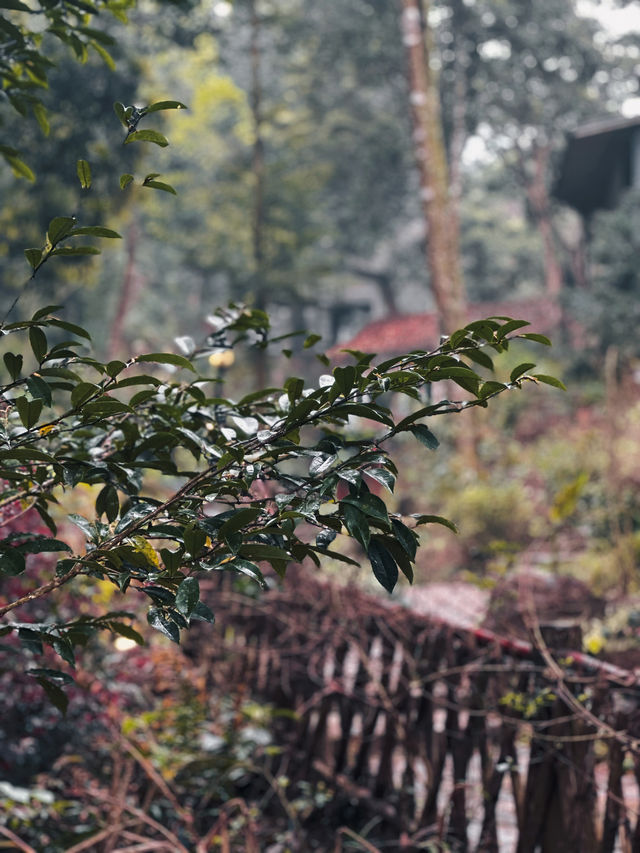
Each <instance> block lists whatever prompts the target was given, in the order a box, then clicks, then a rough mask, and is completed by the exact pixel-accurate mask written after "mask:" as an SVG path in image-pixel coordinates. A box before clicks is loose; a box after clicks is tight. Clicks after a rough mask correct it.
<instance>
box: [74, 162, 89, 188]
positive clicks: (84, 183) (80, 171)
mask: <svg viewBox="0 0 640 853" xmlns="http://www.w3.org/2000/svg"><path fill="white" fill-rule="evenodd" d="M76 174H77V175H78V180H79V181H80V186H81V187H82V189H83V190H88V189H89V187H90V186H91V166H90V165H89V163H88V162H87V161H86V160H78V162H77V163H76Z"/></svg>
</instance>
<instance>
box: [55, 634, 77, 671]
mask: <svg viewBox="0 0 640 853" xmlns="http://www.w3.org/2000/svg"><path fill="white" fill-rule="evenodd" d="M52 645H53V650H54V652H55V653H56V654H58V655H60V657H61V658H62V660H63V661H65V662H66V663H68V664H70V665H71V666H75V665H76V658H75V655H74V653H73V645H72V644H71V641H70V640H69V639H68V638H67V637H61V638H60V639H59V640H54V641H53V643H52Z"/></svg>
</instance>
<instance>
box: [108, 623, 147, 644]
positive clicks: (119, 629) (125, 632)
mask: <svg viewBox="0 0 640 853" xmlns="http://www.w3.org/2000/svg"><path fill="white" fill-rule="evenodd" d="M109 628H110V629H111V630H112V631H113V633H114V634H119V635H120V636H121V637H126V638H127V640H133V641H134V642H135V643H137V644H138V645H139V646H144V637H142V635H141V634H139V633H138V632H137V631H136V630H135V629H134V628H132V627H131V625H125V624H124V623H123V622H109Z"/></svg>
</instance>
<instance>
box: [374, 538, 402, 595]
mask: <svg viewBox="0 0 640 853" xmlns="http://www.w3.org/2000/svg"><path fill="white" fill-rule="evenodd" d="M367 556H368V557H369V561H370V563H371V568H372V569H373V574H374V576H375V578H376V580H377V581H378V583H379V584H381V585H382V586H383V587H384V588H385V589H386V590H387V592H389V593H391V592H393V588H394V587H395V585H396V584H397V582H398V566H397V565H396V561H395V560H394V559H393V557H392V556H391V554H390V552H389V551H388V550H387V549H386V548H385V546H384V545H383V544H382V543H381V542H379V541H378V540H377V539H372V540H371V543H370V545H369V548H368V550H367Z"/></svg>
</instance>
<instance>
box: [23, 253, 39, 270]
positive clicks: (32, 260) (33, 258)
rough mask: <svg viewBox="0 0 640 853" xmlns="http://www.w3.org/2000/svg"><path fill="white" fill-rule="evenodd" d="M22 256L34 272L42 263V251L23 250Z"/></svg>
mask: <svg viewBox="0 0 640 853" xmlns="http://www.w3.org/2000/svg"><path fill="white" fill-rule="evenodd" d="M24 256H25V258H26V259H27V261H28V262H29V266H31V267H32V268H33V269H34V270H35V269H37V268H38V267H39V266H40V262H41V261H42V249H25V250H24Z"/></svg>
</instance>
